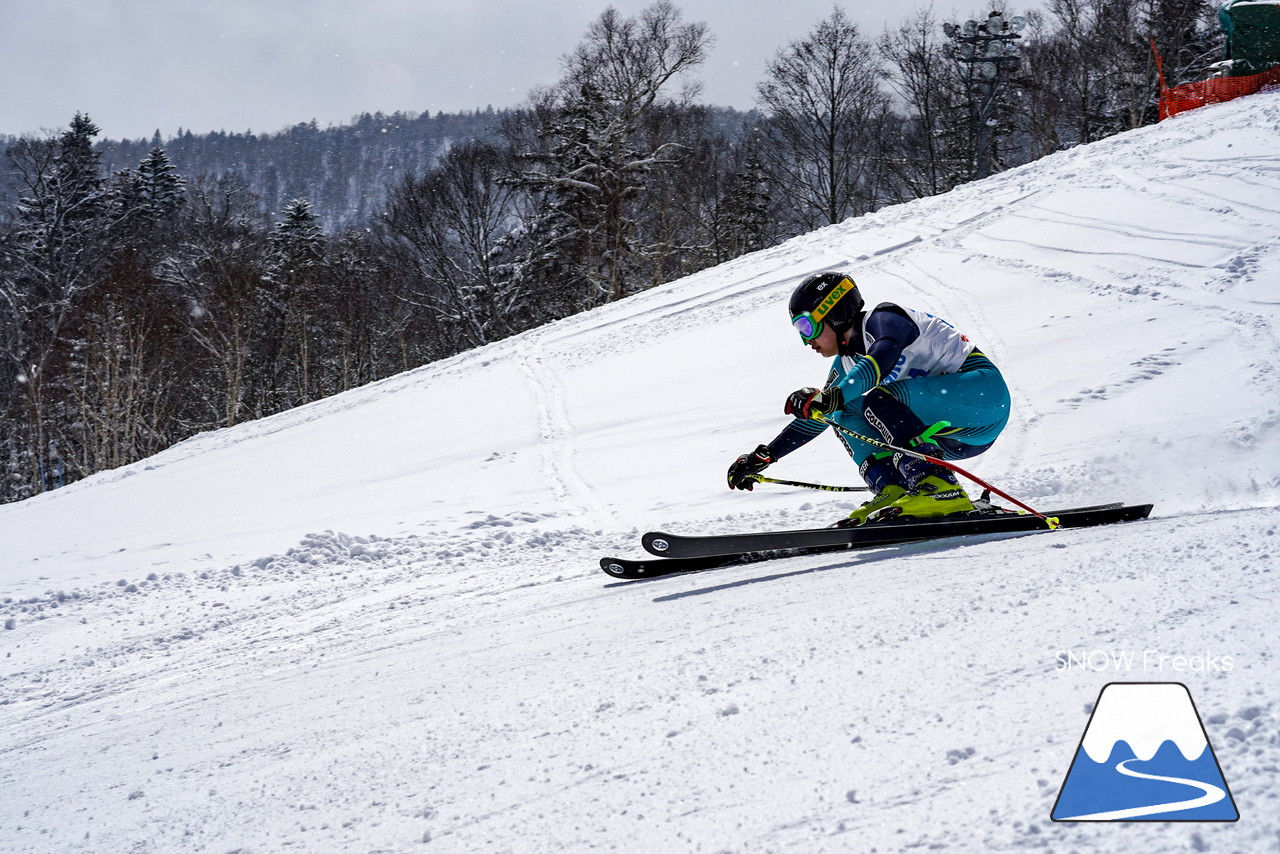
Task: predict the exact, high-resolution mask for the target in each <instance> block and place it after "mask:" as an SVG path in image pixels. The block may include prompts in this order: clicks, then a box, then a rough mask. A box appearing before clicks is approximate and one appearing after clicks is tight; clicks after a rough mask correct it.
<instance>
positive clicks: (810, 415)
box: [728, 272, 1010, 527]
mask: <svg viewBox="0 0 1280 854" xmlns="http://www.w3.org/2000/svg"><path fill="white" fill-rule="evenodd" d="M788 308H789V309H790V313H791V324H792V326H794V327H795V328H796V331H797V332H799V333H800V337H801V338H802V339H803V340H804V342H805V344H807V345H808V346H809V347H810V348H811V349H812V350H813V351H814V352H816V353H818V354H819V355H821V356H826V357H835V361H834V362H833V364H832V367H831V373H830V374H829V375H828V377H827V383H826V387H825V388H822V389H816V388H802V389H800V390H798V391H795V392H793V393H792V394H791V395H790V396H788V397H787V401H786V405H785V407H784V412H785V413H786V414H787V415H792V416H795V420H794V421H792V422H791V423H790V424H788V425H787V426H786V428H784V429H783V431H782V432H781V433H779V434H778V436H777V438H775V439H774V440H773V441H772V442H770V443H769V444H767V445H760V446H759V447H757V448H756V449H755V450H754V451H752V452H750V453H746V454H743V455H742V456H740V457H738V458H737V459H736V460H735V461H734V462H733V465H731V466H730V467H729V475H728V478H729V488H730V489H746V490H750V489H752V488H753V487H754V486H755V484H756V483H757V481H756V475H758V474H759V473H760V472H762V471H763V470H764V469H765V468H766V467H767V466H769V465H770V464H771V463H774V462H777V461H778V460H779V459H781V458H782V457H784V456H786V455H787V454H789V453H791V452H792V451H794V450H796V449H797V448H799V447H800V446H801V445H805V444H807V443H808V442H810V441H812V440H813V439H814V438H815V437H816V436H818V434H820V433H822V432H823V431H824V430H826V429H827V426H828V425H827V424H826V423H824V422H823V421H821V420H815V419H816V418H818V417H820V416H825V417H829V418H831V419H833V420H834V421H836V422H837V423H839V424H840V425H842V426H844V427H846V428H848V429H849V430H852V431H853V432H855V433H860V434H862V435H865V436H872V437H875V436H879V437H883V439H884V440H885V441H886V442H888V443H889V444H893V445H896V446H898V447H900V448H913V449H918V450H919V451H921V452H922V453H924V454H927V455H929V456H932V457H936V458H938V459H947V460H959V459H965V458H968V457H973V456H976V455H978V454H980V453H982V452H983V451H985V450H987V449H988V448H990V447H991V445H992V444H993V443H994V442H995V440H996V437H997V436H999V435H1000V431H1001V430H1003V429H1004V426H1005V424H1006V423H1007V422H1008V420H1009V402H1010V401H1009V389H1008V387H1007V386H1006V385H1005V382H1004V378H1003V377H1002V376H1001V375H1000V371H999V370H998V369H997V368H996V366H995V365H994V364H992V363H991V361H990V360H989V359H988V358H987V357H986V356H984V355H983V354H982V353H981V352H979V351H978V349H977V348H976V347H975V346H974V345H973V344H972V343H971V342H970V341H969V339H968V338H966V337H965V336H964V335H962V334H961V333H960V332H959V331H958V330H956V328H955V327H953V326H952V325H951V324H949V323H947V322H946V321H944V320H942V319H940V318H937V317H934V316H933V315H931V314H926V313H925V312H923V311H916V310H914V309H909V308H903V307H902V306H899V305H895V304H894V303H891V302H884V303H880V304H879V305H877V306H876V307H875V308H874V309H872V310H871V311H864V310H863V300H862V294H861V292H860V291H859V290H858V287H857V285H856V284H855V283H854V281H853V279H852V278H850V277H849V276H848V275H847V274H845V273H840V272H825V273H819V274H817V275H814V276H810V277H808V278H807V279H805V280H804V282H802V283H801V284H800V286H799V287H797V288H796V289H795V291H794V292H793V293H792V295H791V301H790V303H789V305H788ZM837 435H838V436H839V437H840V440H841V441H842V442H843V443H844V445H845V449H846V450H847V451H848V452H849V455H850V456H851V457H853V460H854V462H855V463H856V464H857V465H858V468H859V471H860V473H861V474H862V477H863V479H864V480H865V481H866V482H867V485H868V486H869V487H870V488H871V492H872V498H871V499H870V500H869V501H867V502H866V503H864V504H863V505H862V506H861V507H859V508H858V509H856V510H854V511H853V512H852V513H850V514H849V518H848V519H842V520H840V521H839V522H837V523H836V524H837V525H839V526H842V527H853V526H856V525H861V524H864V523H866V522H867V521H869V520H872V519H874V518H887V517H889V516H899V515H900V516H918V517H931V516H946V515H950V514H952V513H963V512H966V511H969V510H973V509H974V506H973V502H972V501H971V500H970V498H969V496H968V495H967V494H966V493H965V491H964V489H963V487H961V486H960V484H959V482H958V481H957V480H956V478H955V475H954V474H952V473H951V471H950V470H949V469H946V468H944V467H942V466H939V465H937V464H935V463H929V462H928V461H926V460H922V459H920V458H919V457H914V456H910V455H907V454H893V453H891V452H888V451H882V450H880V449H877V448H875V447H873V446H872V445H869V444H867V443H865V442H859V441H857V440H856V439H852V438H847V437H846V435H845V434H844V433H842V432H839V431H838V432H837Z"/></svg>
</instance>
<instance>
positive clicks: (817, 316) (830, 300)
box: [791, 278, 857, 344]
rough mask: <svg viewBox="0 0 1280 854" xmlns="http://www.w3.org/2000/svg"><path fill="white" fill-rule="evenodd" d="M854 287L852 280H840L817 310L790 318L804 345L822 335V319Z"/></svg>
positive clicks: (803, 312)
mask: <svg viewBox="0 0 1280 854" xmlns="http://www.w3.org/2000/svg"><path fill="white" fill-rule="evenodd" d="M855 287H857V285H855V284H854V283H853V279H849V278H844V279H841V280H840V283H839V284H838V285H836V286H835V287H834V288H832V289H831V293H829V294H827V295H826V297H825V298H824V299H823V300H822V302H820V303H818V307H817V308H815V309H814V310H813V311H802V312H800V313H799V314H797V315H796V316H795V317H793V318H791V325H792V326H793V327H795V330H796V332H799V333H800V337H801V338H803V339H804V340H805V343H806V344H807V343H808V342H810V341H812V340H813V339H815V338H817V337H818V336H819V335H821V334H822V329H823V324H822V318H824V317H826V316H827V315H828V314H829V313H830V312H831V309H833V308H835V307H836V303H838V302H839V301H840V298H841V297H842V296H844V295H845V294H847V293H849V291H851V290H853V289H854V288H855Z"/></svg>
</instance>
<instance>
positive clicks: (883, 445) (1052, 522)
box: [814, 414, 1058, 528]
mask: <svg viewBox="0 0 1280 854" xmlns="http://www.w3.org/2000/svg"><path fill="white" fill-rule="evenodd" d="M814 417H815V420H817V421H821V422H822V423H824V424H830V425H831V426H832V427H834V428H836V429H837V430H839V431H840V432H841V433H843V434H845V435H846V436H848V437H849V438H851V439H857V440H858V441H860V442H866V443H867V444H868V445H871V446H872V447H875V448H880V449H882V450H885V451H892V452H894V453H895V454H907V455H908V456H912V457H918V458H920V459H922V460H924V461H925V462H927V463H932V464H933V465H936V466H942V467H943V468H944V469H950V470H951V471H953V472H955V473H956V474H958V475H962V476H964V477H966V478H968V479H969V480H971V481H973V482H974V483H976V484H978V486H981V487H982V488H983V489H988V490H990V491H991V492H994V493H995V494H996V495H999V496H1000V497H1001V498H1003V499H1004V500H1005V501H1009V502H1011V503H1013V504H1016V505H1018V506H1019V507H1021V508H1022V509H1023V510H1026V511H1027V512H1028V513H1030V514H1031V515H1032V516H1037V517H1039V518H1041V519H1043V520H1044V522H1045V524H1046V525H1048V526H1049V527H1050V528H1056V527H1058V520H1057V519H1056V518H1053V517H1050V516H1046V515H1044V514H1043V513H1041V512H1039V511H1038V510H1034V509H1032V508H1031V507H1029V506H1027V505H1026V504H1023V503H1022V502H1021V501H1019V500H1018V499H1016V498H1014V497H1013V496H1012V495H1010V494H1009V493H1007V492H1005V491H1003V490H1001V489H997V488H996V487H994V486H992V485H991V484H989V483H987V482H986V481H985V480H983V479H982V478H980V477H978V476H977V475H974V474H972V473H970V472H967V471H965V470H964V469H962V468H960V466H958V465H956V464H955V463H952V462H948V461H947V460H943V459H939V458H938V457H931V456H929V455H928V454H923V453H921V452H920V451H915V450H912V449H911V448H900V447H898V446H897V445H893V444H890V443H889V442H885V441H883V440H881V439H873V438H872V437H870V436H864V435H862V434H861V433H855V432H854V431H853V430H850V429H849V428H848V427H845V426H844V425H842V424H837V423H836V422H835V421H833V420H831V419H830V418H827V417H826V416H825V415H822V414H817V415H815V416H814Z"/></svg>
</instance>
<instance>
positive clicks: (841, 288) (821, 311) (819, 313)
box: [813, 278, 854, 320]
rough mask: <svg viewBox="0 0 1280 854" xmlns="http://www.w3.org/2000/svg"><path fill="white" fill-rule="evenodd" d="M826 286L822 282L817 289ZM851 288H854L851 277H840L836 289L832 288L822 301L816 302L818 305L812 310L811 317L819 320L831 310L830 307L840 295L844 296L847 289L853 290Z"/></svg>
mask: <svg viewBox="0 0 1280 854" xmlns="http://www.w3.org/2000/svg"><path fill="white" fill-rule="evenodd" d="M826 286H827V283H826V282H823V284H822V286H821V287H819V288H818V290H822V289H823V288H825V287H826ZM853 288H854V284H853V281H852V280H851V279H848V278H844V279H841V280H840V284H838V285H837V286H836V289H835V290H833V291H832V292H831V293H829V294H827V295H826V297H825V298H824V299H823V300H822V302H820V303H818V307H817V308H815V309H814V310H813V319H814V320H821V319H822V318H824V317H826V316H827V312H829V311H831V309H832V307H833V306H834V305H835V304H836V303H837V302H839V301H840V297H842V296H844V295H845V294H847V293H848V292H849V291H851V290H853Z"/></svg>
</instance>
